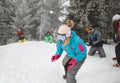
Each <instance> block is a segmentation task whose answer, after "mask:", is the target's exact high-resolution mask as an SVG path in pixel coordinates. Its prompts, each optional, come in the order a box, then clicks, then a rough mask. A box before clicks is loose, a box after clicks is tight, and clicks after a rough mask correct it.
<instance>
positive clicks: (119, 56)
mask: <svg viewBox="0 0 120 83" xmlns="http://www.w3.org/2000/svg"><path fill="white" fill-rule="evenodd" d="M115 53H116V58H117V62H118V63H120V42H119V43H118V44H117V45H116V46H115Z"/></svg>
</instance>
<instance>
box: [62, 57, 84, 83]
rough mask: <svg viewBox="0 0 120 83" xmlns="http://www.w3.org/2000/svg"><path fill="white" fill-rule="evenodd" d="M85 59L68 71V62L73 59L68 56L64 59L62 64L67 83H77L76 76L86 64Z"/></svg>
mask: <svg viewBox="0 0 120 83" xmlns="http://www.w3.org/2000/svg"><path fill="white" fill-rule="evenodd" d="M85 59H86V58H84V59H83V60H82V61H79V62H77V63H76V65H75V66H74V67H73V68H72V69H70V70H67V67H68V62H69V61H70V60H71V58H70V57H69V56H67V55H66V56H65V57H64V59H63V61H62V64H63V66H64V69H65V75H66V76H67V78H66V80H67V83H76V79H75V76H76V74H77V72H78V70H79V69H80V68H81V66H82V64H83V63H84V61H85Z"/></svg>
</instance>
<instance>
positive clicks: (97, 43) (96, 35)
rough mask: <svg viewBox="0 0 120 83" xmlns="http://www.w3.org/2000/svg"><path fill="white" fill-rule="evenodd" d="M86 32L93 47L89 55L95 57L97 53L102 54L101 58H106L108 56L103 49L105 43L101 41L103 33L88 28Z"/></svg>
mask: <svg viewBox="0 0 120 83" xmlns="http://www.w3.org/2000/svg"><path fill="white" fill-rule="evenodd" d="M85 31H86V32H87V33H88V35H87V37H88V42H89V45H90V46H91V48H90V50H89V52H88V55H90V56H93V55H94V53H95V52H96V51H98V53H99V54H100V57H101V58H103V57H106V54H105V52H104V49H103V42H102V40H101V33H100V32H99V31H97V30H94V29H93V28H91V27H87V28H86V29H85Z"/></svg>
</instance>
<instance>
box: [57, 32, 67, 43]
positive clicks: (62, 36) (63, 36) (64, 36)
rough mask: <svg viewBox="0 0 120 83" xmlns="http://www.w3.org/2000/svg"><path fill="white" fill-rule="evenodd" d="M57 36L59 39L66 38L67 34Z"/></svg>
mask: <svg viewBox="0 0 120 83" xmlns="http://www.w3.org/2000/svg"><path fill="white" fill-rule="evenodd" d="M57 38H58V39H59V40H62V41H63V40H65V39H66V34H59V33H58V34H57Z"/></svg>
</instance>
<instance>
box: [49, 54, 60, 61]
mask: <svg viewBox="0 0 120 83" xmlns="http://www.w3.org/2000/svg"><path fill="white" fill-rule="evenodd" d="M59 58H60V55H58V54H55V55H53V56H52V57H51V61H52V62H55V61H56V60H57V59H59Z"/></svg>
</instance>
